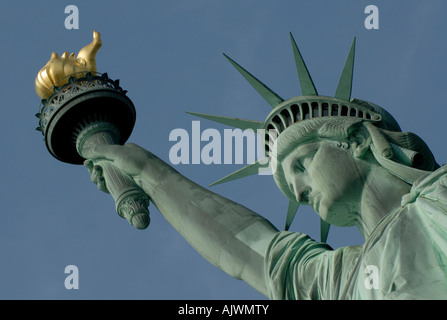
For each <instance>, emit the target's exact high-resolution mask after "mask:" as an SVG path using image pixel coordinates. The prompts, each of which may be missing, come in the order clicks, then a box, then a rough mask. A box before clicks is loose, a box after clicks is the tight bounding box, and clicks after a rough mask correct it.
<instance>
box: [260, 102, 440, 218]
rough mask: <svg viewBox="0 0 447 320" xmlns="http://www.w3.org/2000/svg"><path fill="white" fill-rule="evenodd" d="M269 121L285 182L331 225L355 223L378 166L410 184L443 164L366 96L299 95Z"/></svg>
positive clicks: (277, 168)
mask: <svg viewBox="0 0 447 320" xmlns="http://www.w3.org/2000/svg"><path fill="white" fill-rule="evenodd" d="M266 127H267V129H268V130H269V131H270V132H271V133H270V135H269V139H266V153H267V154H268V155H269V156H270V159H271V164H272V168H273V172H274V178H275V181H276V183H277V185H278V187H279V188H280V189H281V191H282V192H283V193H284V194H285V195H286V196H287V197H288V198H289V199H290V200H291V201H296V202H297V203H299V204H307V205H310V206H312V207H313V209H314V210H315V211H316V212H317V213H318V214H319V215H320V216H321V218H322V219H323V220H325V221H326V222H327V223H330V224H335V225H339V226H350V225H352V224H353V223H354V215H352V213H353V212H355V211H357V212H358V210H359V206H360V203H359V202H360V199H361V196H362V191H363V188H364V184H365V182H366V181H367V176H368V174H369V172H371V170H370V169H371V167H372V166H381V167H383V168H384V169H385V170H386V171H387V172H388V173H389V174H392V175H394V176H396V177H398V178H399V179H401V180H403V181H405V182H406V183H408V184H409V185H411V184H412V183H413V182H414V180H415V179H417V178H418V177H419V176H421V175H422V174H424V173H425V172H426V171H432V170H434V169H436V168H437V167H438V165H437V164H436V162H435V159H434V157H433V155H432V153H431V152H430V150H429V148H428V147H427V145H426V144H425V143H424V142H423V141H422V139H420V138H419V137H418V136H416V135H415V134H413V133H410V132H402V131H401V129H400V127H399V125H398V124H397V122H396V121H395V119H394V118H393V117H392V116H391V115H390V114H389V113H388V112H386V111H385V110H384V109H382V108H381V107H379V106H377V105H375V104H372V103H369V102H366V101H361V100H357V99H352V100H351V101H349V102H348V101H343V100H340V99H337V98H330V97H322V96H303V97H297V98H292V99H289V100H287V101H284V102H283V103H282V104H280V105H279V106H278V107H276V108H275V109H274V110H273V111H272V113H271V114H270V116H269V117H268V118H267V121H266Z"/></svg>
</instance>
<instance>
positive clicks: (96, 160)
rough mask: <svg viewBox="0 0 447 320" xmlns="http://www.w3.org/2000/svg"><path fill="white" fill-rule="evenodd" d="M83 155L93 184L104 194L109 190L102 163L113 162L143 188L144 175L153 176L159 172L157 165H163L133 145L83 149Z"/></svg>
mask: <svg viewBox="0 0 447 320" xmlns="http://www.w3.org/2000/svg"><path fill="white" fill-rule="evenodd" d="M82 154H83V156H84V157H86V158H87V160H85V161H84V165H85V166H86V167H87V169H88V171H89V173H90V178H91V180H92V182H93V183H95V184H96V185H97V186H98V188H99V189H100V190H101V191H104V192H108V190H107V185H106V182H105V180H104V177H103V175H102V168H101V163H102V162H103V161H110V162H112V163H113V164H114V165H115V166H116V167H117V168H118V169H119V170H120V171H121V172H123V173H125V174H127V175H129V176H131V177H132V178H133V179H134V180H135V182H136V183H137V184H138V186H139V187H141V188H143V186H142V179H143V173H145V175H146V176H148V175H149V176H151V172H153V173H156V172H157V168H156V167H157V166H156V165H155V163H162V161H161V160H160V159H158V158H157V157H156V156H154V155H153V154H152V153H150V152H149V151H147V150H145V149H143V148H141V147H140V146H138V145H136V144H133V143H129V144H126V145H124V146H121V145H107V144H101V145H96V146H94V147H92V148H85V149H83V151H82ZM146 180H148V179H146ZM149 180H151V179H149Z"/></svg>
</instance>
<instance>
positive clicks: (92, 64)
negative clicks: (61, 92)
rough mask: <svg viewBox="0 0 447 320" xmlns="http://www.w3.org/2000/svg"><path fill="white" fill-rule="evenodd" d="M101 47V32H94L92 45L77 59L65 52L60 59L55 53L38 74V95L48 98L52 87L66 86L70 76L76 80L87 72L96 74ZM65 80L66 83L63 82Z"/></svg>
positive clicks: (36, 85) (36, 81) (36, 82)
mask: <svg viewBox="0 0 447 320" xmlns="http://www.w3.org/2000/svg"><path fill="white" fill-rule="evenodd" d="M101 45H102V42H101V36H100V34H99V32H97V31H94V32H93V41H92V43H90V44H88V45H87V46H85V47H84V48H82V49H81V50H80V51H79V53H78V56H77V57H75V54H74V53H72V54H70V55H69V54H68V52H64V53H63V54H62V55H61V57H59V56H58V55H57V53H55V52H53V53H52V54H51V58H50V60H49V61H48V62H47V64H46V65H45V66H44V67H43V68H42V69H41V70H40V71H39V73H38V74H37V77H36V80H35V90H36V93H37V95H38V96H39V97H40V98H41V99H46V98H48V97H49V96H50V95H51V94H52V93H53V89H52V87H53V86H54V85H57V86H59V87H60V86H62V85H64V84H65V83H67V82H68V78H67V77H68V76H70V75H72V76H74V77H75V78H76V77H80V76H83V74H82V73H85V72H92V73H95V72H96V71H97V68H96V53H97V52H98V50H99V48H101ZM76 74H77V75H76ZM65 78H67V79H65ZM63 79H65V81H62V80H63Z"/></svg>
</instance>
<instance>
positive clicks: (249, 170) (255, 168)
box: [209, 158, 265, 187]
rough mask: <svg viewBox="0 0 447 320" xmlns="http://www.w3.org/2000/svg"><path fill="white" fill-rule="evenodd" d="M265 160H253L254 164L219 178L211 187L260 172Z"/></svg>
mask: <svg viewBox="0 0 447 320" xmlns="http://www.w3.org/2000/svg"><path fill="white" fill-rule="evenodd" d="M263 162H265V158H264V159H261V160H258V161H256V162H253V163H252V164H249V165H248V166H245V167H243V168H241V169H239V170H237V171H235V172H233V173H231V174H229V175H227V176H225V177H223V178H222V179H219V180H217V181H216V182H213V183H212V184H210V185H209V187H212V186H215V185H217V184H221V183H225V182H229V181H233V180H237V179H242V178H245V177H248V176H252V175H254V174H258V173H259V172H260V171H262V170H263V168H264V166H265V165H264V164H263Z"/></svg>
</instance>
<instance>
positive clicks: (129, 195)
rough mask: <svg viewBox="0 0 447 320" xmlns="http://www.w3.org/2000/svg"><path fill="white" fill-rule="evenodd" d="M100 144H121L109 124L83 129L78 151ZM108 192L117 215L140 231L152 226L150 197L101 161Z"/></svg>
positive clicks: (123, 174)
mask: <svg viewBox="0 0 447 320" xmlns="http://www.w3.org/2000/svg"><path fill="white" fill-rule="evenodd" d="M98 144H119V132H118V130H117V129H116V127H115V126H114V125H112V124H110V123H107V122H97V123H93V124H90V125H88V126H87V127H86V128H84V129H83V130H82V131H81V133H80V134H79V135H78V138H77V149H78V152H79V154H80V155H81V156H82V150H83V149H84V148H86V147H93V146H95V145H98ZM96 164H97V165H99V166H100V167H101V168H102V174H103V177H104V179H105V183H106V187H107V190H108V191H109V192H110V194H111V195H112V197H113V199H114V200H115V208H116V212H117V213H118V215H119V216H120V217H122V218H125V219H127V220H128V221H129V223H130V224H131V225H133V226H134V227H135V228H137V229H146V228H147V227H148V225H149V223H150V217H149V210H148V206H149V196H148V195H147V194H146V193H145V192H144V191H143V190H142V189H141V188H140V187H139V186H138V185H137V184H136V183H135V181H134V179H133V178H132V177H130V176H129V175H127V174H125V173H123V172H122V171H121V170H119V169H118V168H117V167H116V166H115V165H114V164H113V163H111V162H109V161H106V160H100V161H98V162H97V163H96Z"/></svg>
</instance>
